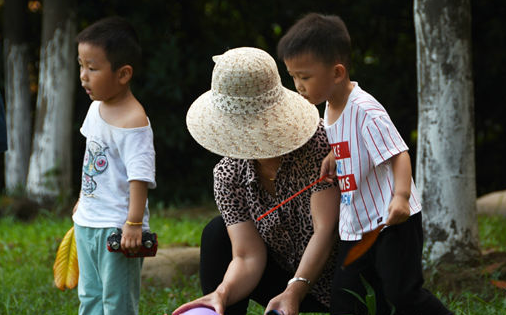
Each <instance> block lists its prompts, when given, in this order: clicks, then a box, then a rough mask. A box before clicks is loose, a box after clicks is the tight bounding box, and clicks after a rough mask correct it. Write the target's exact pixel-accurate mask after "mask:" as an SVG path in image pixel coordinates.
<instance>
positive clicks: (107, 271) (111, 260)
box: [99, 228, 143, 315]
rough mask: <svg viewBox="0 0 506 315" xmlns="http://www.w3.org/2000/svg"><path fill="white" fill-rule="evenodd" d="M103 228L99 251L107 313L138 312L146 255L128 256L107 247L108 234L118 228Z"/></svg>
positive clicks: (134, 314) (131, 314) (110, 314)
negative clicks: (110, 250)
mask: <svg viewBox="0 0 506 315" xmlns="http://www.w3.org/2000/svg"><path fill="white" fill-rule="evenodd" d="M100 230H102V233H101V235H100V236H99V237H100V243H101V244H103V246H101V248H100V253H99V264H100V266H99V268H100V276H101V279H102V283H103V287H104V290H103V305H104V315H116V314H122V315H123V314H124V315H137V314H138V312H139V296H140V287H141V269H142V262H143V259H142V258H126V257H125V256H124V255H123V254H122V253H113V252H109V251H108V250H107V246H106V241H107V237H108V236H109V235H111V233H112V232H114V231H116V229H114V228H113V229H100Z"/></svg>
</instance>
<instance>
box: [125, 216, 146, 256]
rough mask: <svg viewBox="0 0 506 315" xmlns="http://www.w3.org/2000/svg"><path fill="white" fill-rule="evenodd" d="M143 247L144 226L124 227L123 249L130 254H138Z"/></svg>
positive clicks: (126, 225)
mask: <svg viewBox="0 0 506 315" xmlns="http://www.w3.org/2000/svg"><path fill="white" fill-rule="evenodd" d="M141 246H142V226H141V225H137V226H133V225H128V224H126V223H125V224H124V225H123V232H122V235H121V248H122V249H123V250H126V251H128V252H130V253H137V252H138V251H139V249H140V248H141Z"/></svg>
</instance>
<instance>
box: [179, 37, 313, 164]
mask: <svg viewBox="0 0 506 315" xmlns="http://www.w3.org/2000/svg"><path fill="white" fill-rule="evenodd" d="M213 60H214V61H215V66H214V69H213V74H212V82H211V90H209V91H207V92H205V93H204V94H202V95H201V96H200V97H199V98H197V99H196V100H195V101H194V102H193V104H192V105H191V106H190V108H189V110H188V113H187V115H186V124H187V127H188V130H189V132H190V134H191V135H192V137H193V138H194V139H195V140H196V141H197V142H198V143H199V144H200V145H202V146H203V147H204V148H206V149H208V150H209V151H211V152H214V153H216V154H219V155H222V156H228V157H232V158H240V159H265V158H271V157H277V156H281V155H284V154H286V153H289V152H291V151H293V150H295V149H298V148H299V147H301V146H302V145H304V144H305V143H306V142H307V141H308V140H309V139H310V138H311V137H312V136H313V135H314V133H315V132H316V129H317V127H318V124H319V121H320V118H319V113H318V110H317V109H316V107H315V106H314V105H313V104H311V103H309V102H308V101H307V100H306V99H304V98H303V97H302V96H300V95H299V94H298V93H295V92H293V91H291V90H289V89H287V88H284V87H283V86H282V84H281V79H280V77H279V73H278V69H277V66H276V62H275V61H274V59H273V58H272V57H271V56H270V55H269V54H268V53H266V52H265V51H263V50H261V49H257V48H252V47H241V48H235V49H231V50H228V51H226V52H225V53H224V54H222V55H219V56H215V57H213Z"/></svg>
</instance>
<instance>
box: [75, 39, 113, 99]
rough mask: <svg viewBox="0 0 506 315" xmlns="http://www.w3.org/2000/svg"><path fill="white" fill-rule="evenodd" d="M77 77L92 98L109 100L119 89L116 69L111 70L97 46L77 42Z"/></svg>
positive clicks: (101, 50)
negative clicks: (78, 72)
mask: <svg viewBox="0 0 506 315" xmlns="http://www.w3.org/2000/svg"><path fill="white" fill-rule="evenodd" d="M77 50H78V58H77V59H78V62H79V69H80V70H79V71H80V75H79V78H80V79H81V85H82V87H83V88H84V90H85V91H86V93H87V94H88V95H89V96H90V98H91V99H92V100H97V101H104V102H107V101H111V100H112V99H114V97H116V96H117V95H118V93H119V92H120V91H121V89H120V84H119V79H118V74H117V71H112V69H111V63H110V62H109V60H107V57H106V55H105V51H104V50H103V49H102V48H101V47H98V46H95V45H91V44H88V43H79V45H78V47H77Z"/></svg>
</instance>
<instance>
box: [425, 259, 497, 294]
mask: <svg viewBox="0 0 506 315" xmlns="http://www.w3.org/2000/svg"><path fill="white" fill-rule="evenodd" d="M425 279H426V283H425V287H427V288H428V289H429V290H431V291H432V292H435V291H439V292H444V293H448V294H449V293H451V294H452V295H454V296H455V295H457V296H458V295H460V294H461V293H462V292H470V293H473V294H476V295H478V296H480V297H481V298H482V299H484V300H487V299H492V298H493V297H494V295H495V294H496V293H497V290H505V289H504V288H502V286H503V285H505V284H506V252H500V251H495V250H488V251H485V252H483V253H482V256H481V258H480V259H478V261H476V262H475V263H472V264H466V265H464V264H462V265H459V264H441V265H438V266H436V267H433V268H429V269H428V270H426V271H425ZM504 292H506V290H505V291H504Z"/></svg>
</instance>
